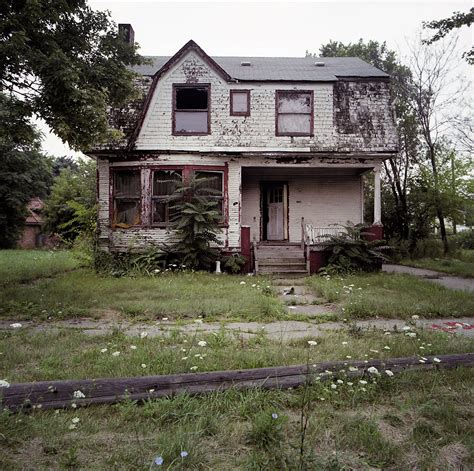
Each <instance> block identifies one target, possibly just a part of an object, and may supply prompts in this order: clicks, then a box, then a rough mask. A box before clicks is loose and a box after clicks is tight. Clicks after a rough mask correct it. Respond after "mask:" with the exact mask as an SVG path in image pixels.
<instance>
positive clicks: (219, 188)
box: [194, 171, 224, 219]
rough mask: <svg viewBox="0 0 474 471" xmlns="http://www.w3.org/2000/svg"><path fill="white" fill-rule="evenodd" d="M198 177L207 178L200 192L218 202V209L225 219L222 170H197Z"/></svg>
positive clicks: (195, 173)
mask: <svg viewBox="0 0 474 471" xmlns="http://www.w3.org/2000/svg"><path fill="white" fill-rule="evenodd" d="M194 175H195V177H196V178H198V179H205V181H204V183H203V185H202V188H201V189H200V190H199V194H200V195H203V196H206V197H207V198H208V199H210V200H212V201H215V202H216V210H217V211H218V212H219V214H220V215H221V218H222V219H224V184H223V173H222V172H208V171H195V172H194Z"/></svg>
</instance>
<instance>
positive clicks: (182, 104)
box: [173, 84, 210, 136]
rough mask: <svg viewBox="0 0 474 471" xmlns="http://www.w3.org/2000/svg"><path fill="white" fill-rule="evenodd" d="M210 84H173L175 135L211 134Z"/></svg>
mask: <svg viewBox="0 0 474 471" xmlns="http://www.w3.org/2000/svg"><path fill="white" fill-rule="evenodd" d="M209 98H210V86H209V85H195V84H193V85H174V86H173V135H178V136H179V135H185V136H186V135H187V136H189V135H192V136H199V135H205V134H209V127H210V126H209V121H210V120H209V108H210V106H209Z"/></svg>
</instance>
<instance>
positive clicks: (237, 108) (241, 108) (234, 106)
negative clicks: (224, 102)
mask: <svg viewBox="0 0 474 471" xmlns="http://www.w3.org/2000/svg"><path fill="white" fill-rule="evenodd" d="M230 115H231V116H250V90H231V91H230Z"/></svg>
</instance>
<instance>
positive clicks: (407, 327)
mask: <svg viewBox="0 0 474 471" xmlns="http://www.w3.org/2000/svg"><path fill="white" fill-rule="evenodd" d="M402 330H411V327H410V326H409V325H405V326H403V327H402Z"/></svg>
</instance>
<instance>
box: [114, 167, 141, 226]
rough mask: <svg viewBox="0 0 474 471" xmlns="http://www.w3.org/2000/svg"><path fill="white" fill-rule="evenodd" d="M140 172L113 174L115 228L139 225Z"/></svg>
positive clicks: (118, 172)
mask: <svg viewBox="0 0 474 471" xmlns="http://www.w3.org/2000/svg"><path fill="white" fill-rule="evenodd" d="M140 194H141V192H140V170H120V171H116V172H114V190H113V195H114V215H113V224H114V225H115V226H117V227H130V226H135V225H137V224H140Z"/></svg>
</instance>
